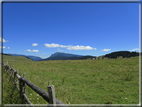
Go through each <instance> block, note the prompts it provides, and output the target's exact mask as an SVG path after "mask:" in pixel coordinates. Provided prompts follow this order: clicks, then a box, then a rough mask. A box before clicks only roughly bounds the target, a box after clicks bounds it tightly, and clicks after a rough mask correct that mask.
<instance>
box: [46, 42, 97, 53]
mask: <svg viewBox="0 0 142 107" xmlns="http://www.w3.org/2000/svg"><path fill="white" fill-rule="evenodd" d="M44 45H45V46H46V47H47V48H56V47H61V48H67V49H68V50H92V49H93V48H92V47H90V46H79V45H77V46H73V45H59V44H55V43H51V44H47V43H46V44H44ZM94 50H96V48H94ZM61 51H62V50H61Z"/></svg>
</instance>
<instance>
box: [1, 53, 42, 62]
mask: <svg viewBox="0 0 142 107" xmlns="http://www.w3.org/2000/svg"><path fill="white" fill-rule="evenodd" d="M4 55H9V56H24V57H26V58H28V59H31V60H33V61H37V60H41V59H42V58H40V57H37V56H31V55H22V54H4Z"/></svg>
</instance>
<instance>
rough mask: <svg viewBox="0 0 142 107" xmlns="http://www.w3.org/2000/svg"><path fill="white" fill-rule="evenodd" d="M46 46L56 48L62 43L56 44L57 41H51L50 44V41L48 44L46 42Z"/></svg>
mask: <svg viewBox="0 0 142 107" xmlns="http://www.w3.org/2000/svg"><path fill="white" fill-rule="evenodd" d="M44 45H45V46H46V47H48V48H56V47H60V45H59V44H55V43H51V44H48V43H46V44H44Z"/></svg>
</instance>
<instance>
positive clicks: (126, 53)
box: [104, 51, 139, 58]
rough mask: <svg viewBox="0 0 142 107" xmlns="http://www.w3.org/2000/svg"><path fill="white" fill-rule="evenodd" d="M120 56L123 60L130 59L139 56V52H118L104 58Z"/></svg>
mask: <svg viewBox="0 0 142 107" xmlns="http://www.w3.org/2000/svg"><path fill="white" fill-rule="evenodd" d="M119 56H122V57H123V58H130V57H135V56H139V53H138V52H129V51H117V52H112V53H109V54H106V55H105V56H104V57H108V58H117V57H119Z"/></svg>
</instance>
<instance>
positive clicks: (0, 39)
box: [0, 37, 8, 42]
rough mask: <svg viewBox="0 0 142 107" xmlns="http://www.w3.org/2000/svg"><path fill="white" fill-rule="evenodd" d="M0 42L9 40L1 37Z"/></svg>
mask: <svg viewBox="0 0 142 107" xmlns="http://www.w3.org/2000/svg"><path fill="white" fill-rule="evenodd" d="M0 42H8V41H6V40H4V39H3V38H2V37H0Z"/></svg>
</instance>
